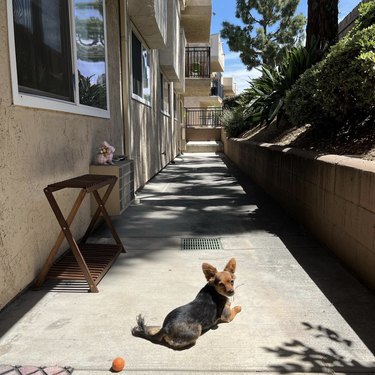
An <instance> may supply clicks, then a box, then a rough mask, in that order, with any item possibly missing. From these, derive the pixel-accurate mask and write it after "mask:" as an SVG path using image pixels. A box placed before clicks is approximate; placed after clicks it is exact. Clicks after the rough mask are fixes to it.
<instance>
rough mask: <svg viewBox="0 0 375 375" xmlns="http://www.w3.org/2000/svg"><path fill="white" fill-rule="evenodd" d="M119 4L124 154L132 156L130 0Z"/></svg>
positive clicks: (121, 1)
mask: <svg viewBox="0 0 375 375" xmlns="http://www.w3.org/2000/svg"><path fill="white" fill-rule="evenodd" d="M118 6H119V32H120V85H121V95H122V98H121V111H122V116H121V117H122V122H123V129H124V132H123V134H124V135H123V146H124V154H125V155H126V156H127V157H129V158H130V157H131V149H132V148H131V142H132V137H131V128H130V120H131V113H130V112H131V105H130V96H129V93H130V87H129V79H126V78H127V77H130V69H129V64H130V62H129V59H130V57H129V56H130V53H129V32H128V30H129V29H128V17H127V12H128V1H127V0H118Z"/></svg>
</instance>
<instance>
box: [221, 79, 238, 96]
mask: <svg viewBox="0 0 375 375" xmlns="http://www.w3.org/2000/svg"><path fill="white" fill-rule="evenodd" d="M223 94H224V98H226V97H228V96H235V95H236V94H237V88H236V82H235V81H234V79H233V77H223Z"/></svg>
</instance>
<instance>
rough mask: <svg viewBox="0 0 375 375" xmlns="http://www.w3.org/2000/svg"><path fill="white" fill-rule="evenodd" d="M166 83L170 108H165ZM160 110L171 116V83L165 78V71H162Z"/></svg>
mask: <svg viewBox="0 0 375 375" xmlns="http://www.w3.org/2000/svg"><path fill="white" fill-rule="evenodd" d="M164 84H166V85H167V87H166V88H167V94H168V110H166V109H165V105H164V104H165V95H164ZM160 110H161V113H162V114H163V115H165V116H169V117H170V116H171V83H170V82H169V81H168V80H167V79H166V78H165V75H164V73H163V72H160Z"/></svg>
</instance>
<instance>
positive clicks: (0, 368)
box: [0, 365, 73, 375]
mask: <svg viewBox="0 0 375 375" xmlns="http://www.w3.org/2000/svg"><path fill="white" fill-rule="evenodd" d="M72 373H73V368H72V367H58V366H50V367H44V366H43V367H36V366H8V365H0V375H70V374H72Z"/></svg>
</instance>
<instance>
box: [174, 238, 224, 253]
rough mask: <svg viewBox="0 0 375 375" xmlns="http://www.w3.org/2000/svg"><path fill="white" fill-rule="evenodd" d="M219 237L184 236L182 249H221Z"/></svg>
mask: <svg viewBox="0 0 375 375" xmlns="http://www.w3.org/2000/svg"><path fill="white" fill-rule="evenodd" d="M222 248H223V247H222V246H221V242H220V239H219V238H182V239H181V250H220V249H222Z"/></svg>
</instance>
